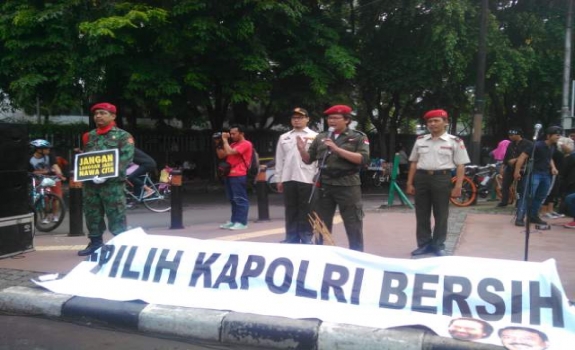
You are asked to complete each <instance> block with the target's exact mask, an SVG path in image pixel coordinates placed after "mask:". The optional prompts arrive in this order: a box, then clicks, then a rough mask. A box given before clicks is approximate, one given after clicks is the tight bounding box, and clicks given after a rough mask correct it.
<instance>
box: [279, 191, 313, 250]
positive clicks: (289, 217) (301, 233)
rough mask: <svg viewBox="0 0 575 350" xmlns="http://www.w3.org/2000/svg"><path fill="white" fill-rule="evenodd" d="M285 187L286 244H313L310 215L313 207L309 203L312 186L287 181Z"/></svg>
mask: <svg viewBox="0 0 575 350" xmlns="http://www.w3.org/2000/svg"><path fill="white" fill-rule="evenodd" d="M283 185H284V192H283V193H284V205H285V221H286V223H285V228H286V238H285V243H305V244H309V243H311V242H312V236H313V232H312V228H311V224H310V223H309V218H308V214H309V213H310V212H311V211H310V208H311V205H310V204H309V203H308V201H309V196H310V194H311V190H312V186H313V185H312V184H307V183H304V182H298V181H286V182H284V183H283Z"/></svg>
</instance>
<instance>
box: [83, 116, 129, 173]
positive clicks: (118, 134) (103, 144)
mask: <svg viewBox="0 0 575 350" xmlns="http://www.w3.org/2000/svg"><path fill="white" fill-rule="evenodd" d="M114 148H117V149H118V154H119V156H120V159H119V169H118V174H119V175H118V177H117V178H115V179H114V180H116V179H117V180H120V181H124V180H125V179H126V169H127V168H128V165H129V164H130V163H131V162H132V159H133V158H134V138H133V137H132V135H131V134H130V133H129V132H127V131H125V130H122V129H120V128H118V127H116V126H114V127H112V128H111V129H110V131H108V132H107V133H105V134H103V135H98V133H97V132H96V130H92V131H90V132H89V133H88V140H87V142H86V144H85V146H84V151H85V152H92V151H103V150H107V149H114ZM109 180H112V179H109Z"/></svg>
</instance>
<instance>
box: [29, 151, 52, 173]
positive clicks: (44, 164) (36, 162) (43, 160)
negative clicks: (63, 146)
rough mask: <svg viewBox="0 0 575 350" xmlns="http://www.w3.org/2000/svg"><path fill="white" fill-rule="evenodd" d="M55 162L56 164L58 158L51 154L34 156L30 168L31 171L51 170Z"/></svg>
mask: <svg viewBox="0 0 575 350" xmlns="http://www.w3.org/2000/svg"><path fill="white" fill-rule="evenodd" d="M53 164H56V159H55V158H54V156H52V155H51V154H50V155H45V156H43V157H40V158H36V157H34V156H32V157H31V158H30V166H29V167H28V168H29V170H30V171H34V170H50V169H51V168H52V165H53Z"/></svg>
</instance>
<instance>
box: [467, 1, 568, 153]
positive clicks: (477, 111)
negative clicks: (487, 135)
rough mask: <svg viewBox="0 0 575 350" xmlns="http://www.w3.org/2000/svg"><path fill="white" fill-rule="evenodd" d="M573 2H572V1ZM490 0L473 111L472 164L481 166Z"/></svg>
mask: <svg viewBox="0 0 575 350" xmlns="http://www.w3.org/2000/svg"><path fill="white" fill-rule="evenodd" d="M570 1H571V0H570ZM488 14H489V7H488V0H481V19H480V25H479V48H478V52H477V82H476V83H475V108H474V111H473V134H472V135H471V163H472V164H479V161H480V156H481V135H482V133H483V132H482V131H483V113H484V111H485V65H486V56H487V16H488Z"/></svg>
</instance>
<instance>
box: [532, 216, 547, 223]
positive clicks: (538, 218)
mask: <svg viewBox="0 0 575 350" xmlns="http://www.w3.org/2000/svg"><path fill="white" fill-rule="evenodd" d="M529 221H530V222H531V223H532V224H537V225H547V222H546V221H543V220H541V218H540V217H539V216H533V217H530V218H529Z"/></svg>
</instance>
